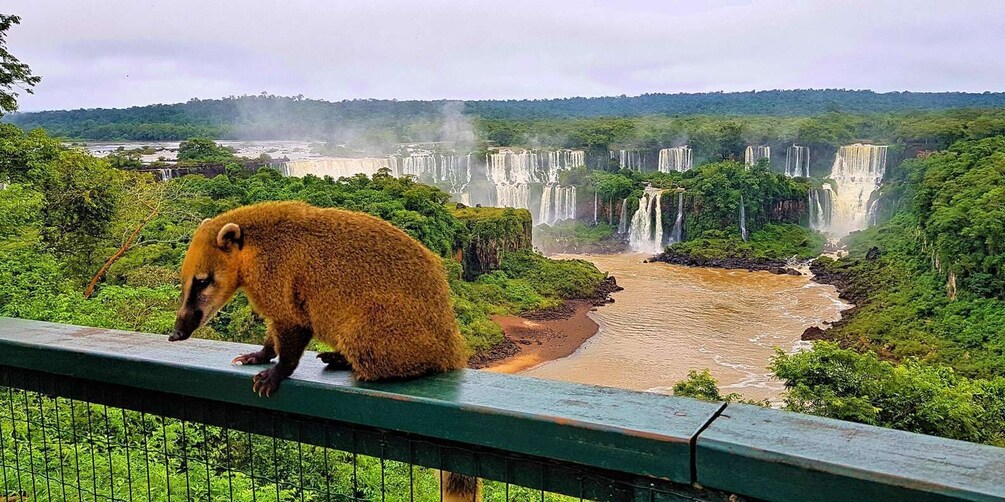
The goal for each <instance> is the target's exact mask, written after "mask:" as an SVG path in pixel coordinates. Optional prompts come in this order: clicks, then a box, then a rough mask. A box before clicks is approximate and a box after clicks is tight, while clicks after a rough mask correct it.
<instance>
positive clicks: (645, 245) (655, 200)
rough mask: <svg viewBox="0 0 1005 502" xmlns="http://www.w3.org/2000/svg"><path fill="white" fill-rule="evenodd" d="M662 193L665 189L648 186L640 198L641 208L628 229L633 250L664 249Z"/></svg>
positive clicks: (643, 251)
mask: <svg viewBox="0 0 1005 502" xmlns="http://www.w3.org/2000/svg"><path fill="white" fill-rule="evenodd" d="M662 195H663V190H659V189H656V188H652V187H647V188H646V189H645V191H643V193H642V197H640V198H639V208H638V210H636V211H635V214H634V215H632V225H631V227H630V228H629V230H628V234H629V235H628V244H629V245H630V246H631V248H632V250H633V251H638V252H641V253H659V252H660V251H662V250H663V210H662V207H661V205H660V199H661V198H662V197H661V196H662ZM654 220H655V221H654Z"/></svg>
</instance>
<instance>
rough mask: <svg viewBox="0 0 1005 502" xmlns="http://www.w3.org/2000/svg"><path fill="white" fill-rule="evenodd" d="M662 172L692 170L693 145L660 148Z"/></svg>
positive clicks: (660, 168) (660, 167)
mask: <svg viewBox="0 0 1005 502" xmlns="http://www.w3.org/2000/svg"><path fill="white" fill-rule="evenodd" d="M659 170H660V172H664V173H669V172H674V171H676V172H679V173H681V172H684V171H690V170H691V147H690V146H686V145H685V146H675V147H673V148H664V149H662V150H660V162H659Z"/></svg>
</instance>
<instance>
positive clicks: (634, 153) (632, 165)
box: [610, 150, 646, 171]
mask: <svg viewBox="0 0 1005 502" xmlns="http://www.w3.org/2000/svg"><path fill="white" fill-rule="evenodd" d="M610 155H611V160H614V159H618V168H619V169H631V170H633V171H642V170H644V169H645V167H646V156H645V153H644V152H640V151H638V150H618V151H617V152H615V151H613V150H612V151H611V152H610Z"/></svg>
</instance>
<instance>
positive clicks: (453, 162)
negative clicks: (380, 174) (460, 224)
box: [393, 150, 471, 204]
mask: <svg viewBox="0 0 1005 502" xmlns="http://www.w3.org/2000/svg"><path fill="white" fill-rule="evenodd" d="M393 160H394V163H395V164H396V165H397V166H399V167H398V168H397V169H394V170H395V171H396V173H397V174H398V175H399V176H406V175H407V176H415V178H416V179H418V180H419V181H421V182H423V183H433V184H436V185H444V186H446V187H447V191H448V192H449V193H450V194H451V195H452V196H453V197H454V200H456V201H457V202H461V203H462V204H466V203H465V202H464V201H465V200H467V201H468V202H470V200H471V196H470V194H468V193H467V187H468V184H469V183H471V154H470V153H469V154H467V155H464V156H460V155H446V154H436V153H433V152H430V151H425V150H417V151H413V152H411V153H409V154H408V155H406V156H403V157H402V158H400V159H398V158H397V157H395V158H393Z"/></svg>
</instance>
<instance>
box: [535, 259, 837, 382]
mask: <svg viewBox="0 0 1005 502" xmlns="http://www.w3.org/2000/svg"><path fill="white" fill-rule="evenodd" d="M645 257H646V256H645V255H636V254H620V255H593V256H578V255H560V256H553V258H582V259H584V260H588V261H590V262H593V263H594V264H596V265H597V267H598V268H599V269H600V270H602V271H606V272H609V273H610V274H612V275H614V276H615V277H616V278H617V280H618V284H619V285H621V286H622V287H624V288H625V290H624V291H621V292H619V293H615V294H614V295H613V297H614V299H615V302H614V303H612V304H610V305H606V306H603V307H600V308H598V309H597V310H596V311H594V312H592V313H591V314H590V315H591V316H592V317H593V319H594V320H595V321H597V323H598V324H600V331H599V332H598V333H597V335H595V336H594V337H593V338H591V339H590V340H589V341H587V342H586V343H585V344H584V345H583V346H582V347H580V348H579V350H578V351H577V352H576V353H574V354H573V355H571V356H569V357H566V358H562V359H558V360H554V361H550V362H547V363H544V364H542V365H539V366H537V367H534V368H531V369H529V370H527V371H525V372H524V373H523V374H525V375H528V376H534V377H539V378H548V379H554V380H565V381H571V382H579V383H588V384H595V385H605V386H611V387H622V388H626V389H634V390H646V391H652V392H665V393H670V392H671V390H672V387H673V384H674V383H675V382H677V381H679V380H682V379H684V378H686V377H687V373H688V370H692V369H695V370H702V369H705V368H707V369H708V370H709V371H710V372H711V373H712V375H713V376H714V377H715V378H716V379H717V380H718V381H719V386H720V388H721V389H722V391H723V393H730V392H737V393H739V394H741V395H743V397H746V398H751V399H764V398H767V399H769V400H771V401H778V400H780V399H781V393H782V390H783V386H782V383H781V382H780V381H778V380H776V379H774V378H773V377H772V375H771V373H770V371H768V369H767V365H768V363H769V360H770V358H771V355H772V354H773V352H774V347H778V348H780V349H782V350H784V351H786V352H792V351H795V350H799V349H800V348H803V347H808V344H807V343H806V342H801V341H800V340H799V337H800V335H801V334H802V332H803V330H805V329H806V328H807V327H810V326H822V324H823V323H824V322H825V321H835V320H837V319H839V318H840V312H841V310H843V309H845V308H847V307H848V305H847V304H845V303H844V302H842V301H841V300H839V299H838V293H837V291H836V290H835V289H834V287H833V286H826V285H821V284H816V283H814V282H811V281H810V280H809V278H808V277H806V276H802V277H796V276H788V275H774V274H770V273H768V272H747V271H741V270H723V269H712V268H692V267H683V266H677V265H667V264H664V263H642V260H643V259H644V258H645Z"/></svg>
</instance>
